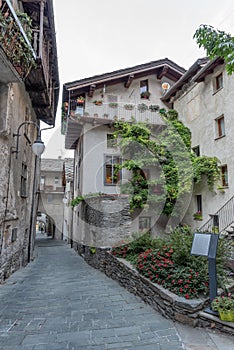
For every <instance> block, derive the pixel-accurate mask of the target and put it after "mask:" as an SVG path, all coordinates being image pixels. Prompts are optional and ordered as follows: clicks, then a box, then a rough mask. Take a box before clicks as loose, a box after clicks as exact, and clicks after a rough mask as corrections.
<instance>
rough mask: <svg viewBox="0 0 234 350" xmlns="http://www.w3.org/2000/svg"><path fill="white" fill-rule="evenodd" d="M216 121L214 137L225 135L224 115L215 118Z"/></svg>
mask: <svg viewBox="0 0 234 350" xmlns="http://www.w3.org/2000/svg"><path fill="white" fill-rule="evenodd" d="M215 123H216V138H219V137H222V136H225V123H224V116H223V115H222V116H221V117H219V118H217V119H216V120H215Z"/></svg>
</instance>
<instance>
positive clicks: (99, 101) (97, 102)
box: [93, 100, 103, 106]
mask: <svg viewBox="0 0 234 350" xmlns="http://www.w3.org/2000/svg"><path fill="white" fill-rule="evenodd" d="M93 103H94V104H95V105H96V106H101V105H102V104H103V102H102V101H101V100H95V101H93Z"/></svg>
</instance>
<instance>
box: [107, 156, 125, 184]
mask: <svg viewBox="0 0 234 350" xmlns="http://www.w3.org/2000/svg"><path fill="white" fill-rule="evenodd" d="M120 163H121V158H120V157H119V156H112V155H111V156H105V178H104V184H105V185H116V184H117V183H118V182H119V181H120V179H121V170H119V171H118V172H117V173H115V166H116V165H118V164H120Z"/></svg>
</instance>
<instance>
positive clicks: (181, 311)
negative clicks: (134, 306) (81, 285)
mask: <svg viewBox="0 0 234 350" xmlns="http://www.w3.org/2000/svg"><path fill="white" fill-rule="evenodd" d="M72 246H73V248H74V249H75V251H77V252H78V254H80V255H81V256H83V258H84V260H85V261H86V262H87V263H88V264H89V265H91V266H92V267H94V268H96V269H98V270H100V271H102V272H104V273H105V274H106V275H107V276H108V277H110V278H112V279H114V280H117V281H118V282H119V284H120V285H121V286H123V287H124V288H126V289H127V290H128V291H129V292H131V293H133V294H135V295H137V296H139V297H140V298H141V299H142V300H144V301H145V302H146V303H147V304H149V305H150V306H151V307H152V308H153V309H155V310H156V311H158V312H160V314H162V315H163V316H165V317H166V318H170V319H172V320H173V321H178V322H181V323H185V324H188V325H190V326H193V327H195V326H200V327H212V328H217V329H219V330H221V331H223V332H226V333H229V334H232V335H234V323H232V322H223V321H221V320H220V319H219V318H218V317H215V316H213V315H210V314H207V313H205V312H203V310H204V309H205V307H207V306H208V303H209V300H208V299H191V300H187V299H185V298H183V297H179V296H177V295H176V294H174V293H171V292H170V291H168V290H166V289H165V288H163V287H161V286H160V285H158V284H156V283H152V282H151V281H150V280H148V279H147V278H145V277H144V276H141V275H140V274H139V273H138V271H137V270H136V269H134V268H133V267H132V265H131V264H130V263H128V262H127V261H126V260H123V259H119V258H116V257H114V256H113V255H112V254H110V252H109V248H106V249H104V248H90V247H88V246H84V245H82V244H79V243H73V245H72Z"/></svg>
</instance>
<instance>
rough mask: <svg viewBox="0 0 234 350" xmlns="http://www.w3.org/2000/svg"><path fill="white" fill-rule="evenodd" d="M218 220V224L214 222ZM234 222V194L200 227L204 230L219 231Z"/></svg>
mask: <svg viewBox="0 0 234 350" xmlns="http://www.w3.org/2000/svg"><path fill="white" fill-rule="evenodd" d="M214 221H216V223H217V221H218V225H217V224H216V223H215V222H214ZM233 222H234V196H233V197H231V198H230V199H229V200H228V201H227V202H226V203H225V204H224V205H223V206H222V207H221V208H220V209H219V210H218V211H217V212H216V213H215V214H214V215H211V218H210V219H209V220H208V221H207V222H206V223H205V224H204V225H202V226H201V227H200V228H199V231H202V232H216V230H218V231H219V232H222V231H224V230H225V229H227V228H228V227H229V226H230V225H231V224H232V223H233Z"/></svg>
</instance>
